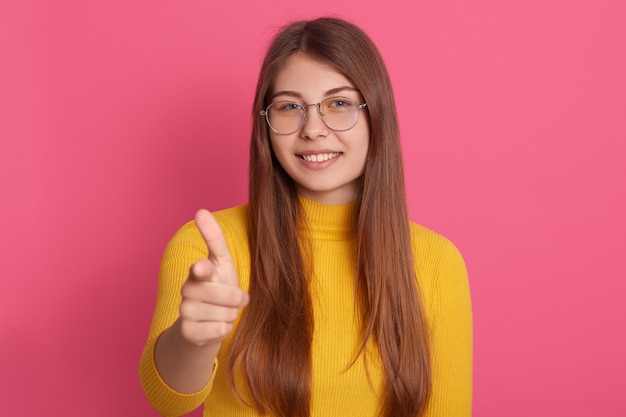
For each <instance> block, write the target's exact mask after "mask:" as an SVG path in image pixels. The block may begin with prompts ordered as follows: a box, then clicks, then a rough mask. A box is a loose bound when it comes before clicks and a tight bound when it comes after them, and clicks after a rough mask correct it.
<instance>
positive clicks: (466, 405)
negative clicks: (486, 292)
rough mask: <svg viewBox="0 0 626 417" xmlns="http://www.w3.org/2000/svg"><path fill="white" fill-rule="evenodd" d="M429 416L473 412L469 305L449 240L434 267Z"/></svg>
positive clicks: (465, 281) (458, 261)
mask: <svg viewBox="0 0 626 417" xmlns="http://www.w3.org/2000/svg"><path fill="white" fill-rule="evenodd" d="M434 295H435V297H434V300H433V302H434V305H433V308H434V315H433V322H432V328H431V346H432V350H431V352H432V364H433V393H432V397H431V400H430V404H429V407H428V412H427V413H426V415H427V416H428V417H444V416H455V417H469V416H471V415H472V337H473V336H472V334H473V332H472V306H471V299H470V291H469V284H468V278H467V270H466V268H465V263H464V261H463V258H462V257H461V254H460V253H459V251H458V250H457V249H456V247H454V245H452V244H451V243H448V244H447V246H446V249H445V250H444V252H443V253H442V255H441V259H440V261H439V265H438V268H437V270H436V281H435V288H434Z"/></svg>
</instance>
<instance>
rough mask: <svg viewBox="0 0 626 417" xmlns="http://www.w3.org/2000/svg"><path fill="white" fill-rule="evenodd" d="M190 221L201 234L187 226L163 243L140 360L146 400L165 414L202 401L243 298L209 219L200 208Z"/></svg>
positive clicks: (220, 237) (185, 409)
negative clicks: (155, 295)
mask: <svg viewBox="0 0 626 417" xmlns="http://www.w3.org/2000/svg"><path fill="white" fill-rule="evenodd" d="M196 225H197V230H199V231H200V234H201V236H200V235H198V233H197V231H196V233H193V232H194V230H193V225H189V224H188V225H186V226H185V227H184V228H183V229H181V231H180V232H179V233H178V234H177V235H176V236H175V237H174V238H173V239H172V241H171V242H170V244H169V245H168V248H167V250H166V253H165V255H164V258H163V263H162V266H161V274H160V278H159V295H158V300H157V308H156V311H155V315H154V318H153V322H152V327H151V330H150V337H149V339H148V343H147V344H146V347H145V349H144V352H143V354H142V358H141V363H140V374H141V380H142V385H143V387H144V391H145V392H146V396H147V397H148V400H149V401H150V403H151V404H152V405H153V406H154V407H155V408H156V409H157V410H158V411H159V412H161V413H162V414H164V415H167V416H169V415H172V416H175V415H182V414H186V413H187V412H189V411H191V410H193V409H195V408H196V407H198V406H199V405H200V404H201V403H202V402H203V401H204V399H205V398H206V396H207V394H208V392H209V390H210V388H211V384H210V380H211V376H212V374H213V370H214V365H215V362H216V361H215V358H216V356H217V353H218V351H219V348H220V345H221V341H222V340H223V339H224V338H225V337H226V336H227V335H228V333H229V332H230V330H231V329H232V324H233V322H234V320H235V319H236V318H237V316H238V314H239V308H240V307H243V306H245V305H246V304H247V302H248V296H247V294H246V293H244V292H243V291H242V290H241V289H240V288H239V286H238V280H237V274H236V272H235V269H234V266H233V263H232V259H231V257H230V253H229V251H228V248H227V246H226V242H225V240H224V236H223V234H222V232H221V229H220V228H219V226H218V225H217V223H216V222H215V220H214V219H213V217H212V216H211V215H210V214H209V213H208V212H207V211H204V210H201V211H200V212H198V214H197V216H196ZM190 228H191V229H190ZM207 248H208V254H209V255H208V259H206V258H207ZM202 258H204V259H202ZM189 265H192V266H191V267H190V268H189ZM185 269H186V270H187V271H188V275H187V277H186V278H185V275H184V273H185V272H184V271H185ZM181 296H182V297H181Z"/></svg>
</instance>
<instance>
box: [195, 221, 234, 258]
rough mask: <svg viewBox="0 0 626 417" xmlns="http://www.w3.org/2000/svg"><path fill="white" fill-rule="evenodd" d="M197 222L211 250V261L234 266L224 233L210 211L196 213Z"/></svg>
mask: <svg viewBox="0 0 626 417" xmlns="http://www.w3.org/2000/svg"><path fill="white" fill-rule="evenodd" d="M195 221H196V226H198V230H200V234H201V235H202V237H203V238H204V241H205V242H206V245H207V248H208V249H209V260H211V261H213V262H214V263H215V264H217V265H220V264H226V263H231V264H232V258H231V257H230V251H229V250H228V246H227V245H226V239H225V238H224V233H223V232H222V229H221V228H220V225H219V224H218V223H217V221H216V220H215V218H214V217H213V215H212V214H211V213H210V212H209V211H208V210H204V209H201V210H198V212H197V213H196V219H195Z"/></svg>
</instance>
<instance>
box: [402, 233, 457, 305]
mask: <svg viewBox="0 0 626 417" xmlns="http://www.w3.org/2000/svg"><path fill="white" fill-rule="evenodd" d="M410 230H411V242H412V245H413V256H414V260H415V270H416V275H417V279H418V282H419V287H420V291H421V293H422V295H423V296H424V297H425V302H426V304H427V305H429V310H430V309H431V308H435V309H436V308H437V304H438V301H437V300H438V299H440V298H441V297H449V296H451V295H452V294H453V293H458V292H466V291H467V290H468V286H469V283H468V276H467V269H466V266H465V261H464V259H463V256H462V255H461V252H460V251H459V250H458V248H457V247H456V246H455V245H454V244H453V243H452V242H451V241H450V240H449V239H447V238H446V237H444V236H442V235H440V234H439V233H436V232H434V231H432V230H430V229H428V228H426V227H424V226H421V225H419V224H416V223H413V222H411V225H410Z"/></svg>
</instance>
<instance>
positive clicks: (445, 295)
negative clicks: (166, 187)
mask: <svg viewBox="0 0 626 417" xmlns="http://www.w3.org/2000/svg"><path fill="white" fill-rule="evenodd" d="M301 201H302V203H303V207H304V211H305V213H306V215H307V217H308V221H309V233H310V238H311V240H312V249H313V251H312V253H313V254H314V257H315V259H314V260H313V266H314V276H313V279H312V286H311V291H312V295H313V296H312V299H313V302H314V319H315V330H314V336H313V346H312V356H313V385H312V407H311V417H331V416H340V417H356V416H359V417H361V416H368V417H369V416H371V417H375V416H378V414H379V412H380V408H381V392H382V390H383V374H382V372H381V370H380V368H379V367H378V366H375V365H374V366H373V365H372V364H370V365H369V368H368V369H369V373H370V377H371V379H370V380H369V381H368V378H367V376H366V373H365V365H364V363H363V360H362V358H363V355H361V356H360V357H359V360H357V362H356V363H355V364H354V365H353V366H351V367H350V366H349V365H350V364H351V363H352V361H353V360H354V358H355V356H356V353H357V352H358V349H359V342H360V338H359V335H360V332H359V330H360V329H359V328H358V324H357V322H358V320H356V319H355V317H354V314H355V308H354V306H355V294H354V275H355V267H354V265H352V264H351V263H350V262H346V259H353V256H354V251H355V240H354V236H353V234H352V231H351V230H350V229H349V228H348V226H347V225H349V224H351V222H350V216H353V215H354V205H353V204H344V205H337V206H326V205H323V204H319V203H316V202H313V201H311V200H306V199H302V200H301ZM246 210H247V206H245V205H244V206H238V207H234V208H231V209H227V210H223V211H220V212H216V213H214V216H215V218H216V219H217V221H218V222H219V224H220V225H221V227H222V230H223V231H224V234H225V236H226V241H227V244H228V247H229V249H230V251H231V255H232V258H233V260H234V262H235V267H236V268H237V271H238V273H239V282H240V285H241V288H242V289H244V290H246V291H247V290H248V286H249V278H250V256H249V253H248V246H247V235H246V213H247V211H246ZM411 237H412V242H413V248H414V257H415V261H416V271H417V276H418V280H419V283H418V285H419V288H420V291H421V293H422V298H423V300H424V303H425V311H426V314H427V318H428V321H429V324H430V327H431V343H432V347H431V351H432V361H433V395H432V398H431V401H430V403H429V406H428V411H427V413H426V416H428V417H435V416H437V417H465V416H471V408H472V314H471V303H470V294H469V286H468V280H467V273H466V270H465V264H464V262H463V259H462V257H461V255H460V254H459V252H458V251H457V249H456V248H455V247H454V246H453V245H452V244H451V243H450V242H449V241H448V240H446V239H445V238H444V237H442V236H440V235H438V234H436V233H434V232H432V231H430V230H428V229H426V228H424V227H421V226H419V225H416V224H414V223H411ZM206 257H207V247H206V244H205V243H204V241H203V239H202V237H201V235H200V232H199V231H198V229H197V228H196V226H195V223H194V222H189V223H187V224H186V225H184V226H183V227H182V228H181V229H180V230H179V231H178V232H177V233H176V235H175V236H174V237H173V238H172V240H171V241H170V242H169V244H168V246H167V248H166V250H165V254H164V256H163V261H162V264H161V271H160V276H159V291H158V298H157V303H156V309H155V313H154V317H153V320H152V325H151V328H150V334H149V337H148V341H147V343H146V346H145V348H144V351H143V354H142V356H141V360H140V366H139V367H140V369H139V371H140V376H141V381H142V384H143V388H144V391H145V392H146V396H147V397H148V400H149V401H150V403H151V404H152V405H153V406H154V407H155V408H156V409H157V410H158V411H159V412H160V413H161V414H163V415H164V416H180V415H183V414H186V413H188V412H190V411H192V410H194V409H195V408H197V407H198V406H200V405H201V404H204V416H205V417H252V416H258V414H257V413H256V412H255V411H254V410H253V409H252V408H250V407H248V406H246V405H245V404H243V403H242V402H241V401H240V400H238V399H237V397H236V396H235V394H234V393H233V392H232V391H231V389H230V387H229V384H228V379H227V375H226V370H225V369H226V367H225V366H222V365H221V364H225V363H226V360H227V357H228V351H229V347H230V345H231V338H228V339H226V340H225V341H224V342H223V343H222V347H221V350H220V353H219V354H218V357H217V361H216V362H217V363H216V367H215V370H214V372H213V376H212V378H211V381H209V383H208V384H207V386H206V387H205V388H203V389H202V390H201V391H199V392H197V393H194V394H181V393H178V392H176V391H174V390H172V389H171V388H169V387H168V386H167V385H166V384H165V382H164V381H163V380H162V379H161V377H160V375H159V373H158V371H157V369H156V366H155V364H154V347H155V343H156V341H157V339H158V337H159V335H160V334H161V333H162V332H163V331H164V330H165V329H167V328H168V327H169V326H170V325H171V324H172V323H173V322H174V321H175V320H176V319H177V317H178V305H179V303H180V301H181V296H180V288H181V286H182V285H183V283H184V281H185V279H186V278H187V275H188V272H189V267H190V266H191V264H193V263H194V262H195V261H197V260H199V259H202V258H206ZM234 331H236V327H235V329H234ZM371 357H372V355H369V356H368V359H369V358H371Z"/></svg>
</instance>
